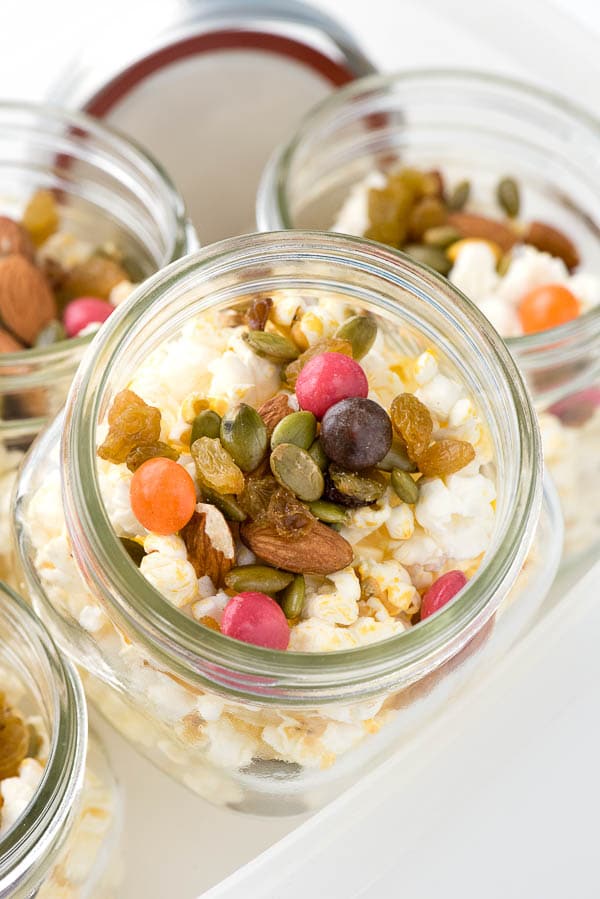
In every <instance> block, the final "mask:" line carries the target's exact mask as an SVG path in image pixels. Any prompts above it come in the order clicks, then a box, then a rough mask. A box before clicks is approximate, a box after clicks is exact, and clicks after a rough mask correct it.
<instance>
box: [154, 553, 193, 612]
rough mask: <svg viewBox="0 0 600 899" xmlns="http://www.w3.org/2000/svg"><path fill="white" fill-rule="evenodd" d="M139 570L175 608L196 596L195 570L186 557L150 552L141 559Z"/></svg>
mask: <svg viewBox="0 0 600 899" xmlns="http://www.w3.org/2000/svg"><path fill="white" fill-rule="evenodd" d="M140 571H141V573H142V574H143V575H144V577H145V578H146V580H147V581H149V582H150V583H151V584H152V586H153V587H154V588H155V589H156V590H158V591H159V592H160V593H162V595H163V596H164V597H165V599H167V600H168V601H169V602H170V603H171V604H172V605H174V606H175V607H176V608H177V609H181V608H183V607H184V606H187V605H188V604H189V603H191V602H193V601H194V600H195V599H196V598H197V596H198V579H197V578H196V572H195V571H194V566H193V565H192V564H191V562H188V561H187V559H179V558H176V557H174V556H170V555H165V554H164V553H160V552H152V553H149V554H148V555H147V556H144V558H143V559H142V561H141V563H140Z"/></svg>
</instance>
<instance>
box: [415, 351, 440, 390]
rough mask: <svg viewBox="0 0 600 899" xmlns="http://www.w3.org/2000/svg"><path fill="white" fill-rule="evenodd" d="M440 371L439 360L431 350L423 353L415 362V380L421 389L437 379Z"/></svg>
mask: <svg viewBox="0 0 600 899" xmlns="http://www.w3.org/2000/svg"><path fill="white" fill-rule="evenodd" d="M438 371H439V366H438V363H437V359H436V358H435V356H434V355H433V353H432V352H431V350H426V351H425V352H424V353H421V355H420V356H419V357H418V358H417V360H416V362H415V380H416V382H417V384H419V386H421V387H423V386H424V385H425V384H429V382H430V381H431V380H432V379H433V378H435V376H436V375H437V373H438Z"/></svg>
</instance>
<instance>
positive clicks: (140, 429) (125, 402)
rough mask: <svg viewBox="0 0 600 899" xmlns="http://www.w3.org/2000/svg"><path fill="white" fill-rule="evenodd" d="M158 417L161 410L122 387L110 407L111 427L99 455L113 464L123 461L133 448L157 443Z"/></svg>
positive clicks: (158, 432) (159, 417)
mask: <svg viewBox="0 0 600 899" xmlns="http://www.w3.org/2000/svg"><path fill="white" fill-rule="evenodd" d="M160 419H161V415H160V409H157V408H156V407H155V406H149V405H148V404H147V403H145V402H144V400H143V399H142V398H141V397H139V396H138V395H137V393H134V392H133V390H122V391H121V392H120V393H118V394H117V395H116V396H115V398H114V400H113V403H112V406H111V408H110V410H109V413H108V423H109V426H110V427H109V430H108V434H107V435H106V439H105V441H104V443H102V444H101V445H100V446H99V447H98V455H99V456H100V458H101V459H106V460H107V461H108V462H114V463H115V464H119V463H120V462H125V461H126V460H127V456H128V455H129V453H130V452H131V451H132V450H134V449H135V448H136V447H140V446H145V445H148V444H151V443H152V444H156V443H157V442H158V438H159V437H160Z"/></svg>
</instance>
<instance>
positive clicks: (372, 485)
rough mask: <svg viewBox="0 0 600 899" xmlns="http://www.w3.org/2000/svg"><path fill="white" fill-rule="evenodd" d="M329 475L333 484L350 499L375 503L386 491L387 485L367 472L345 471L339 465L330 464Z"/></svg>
mask: <svg viewBox="0 0 600 899" xmlns="http://www.w3.org/2000/svg"><path fill="white" fill-rule="evenodd" d="M329 476H330V478H331V480H332V482H333V486H334V487H335V489H336V490H337V491H338V493H340V494H342V496H345V497H347V498H348V499H350V500H355V501H358V502H361V503H374V502H375V501H376V500H378V499H381V497H382V496H383V494H384V493H385V485H384V484H382V483H380V482H379V481H376V480H374V479H373V478H370V477H369V476H368V475H365V474H362V473H361V474H357V473H356V472H355V471H345V470H344V469H343V468H340V467H339V466H338V465H330V466H329Z"/></svg>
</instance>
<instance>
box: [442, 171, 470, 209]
mask: <svg viewBox="0 0 600 899" xmlns="http://www.w3.org/2000/svg"><path fill="white" fill-rule="evenodd" d="M470 193H471V182H470V181H467V180H466V179H465V180H464V181H459V182H458V184H457V185H455V187H454V188H453V189H452V191H451V192H450V195H449V197H448V200H447V202H446V205H447V206H448V207H449V209H452V211H453V212H458V211H459V210H461V209H463V208H464V206H465V204H466V202H467V200H468V199H469V194H470Z"/></svg>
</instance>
